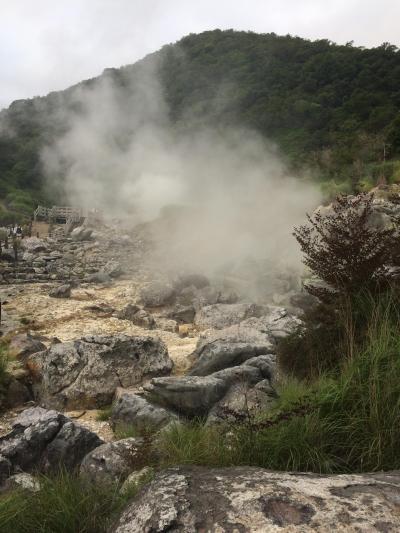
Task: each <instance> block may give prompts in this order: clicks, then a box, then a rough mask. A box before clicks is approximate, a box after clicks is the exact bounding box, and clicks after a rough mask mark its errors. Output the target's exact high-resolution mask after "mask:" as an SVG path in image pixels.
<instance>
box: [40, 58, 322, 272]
mask: <svg viewBox="0 0 400 533" xmlns="http://www.w3.org/2000/svg"><path fill="white" fill-rule="evenodd" d="M148 63H149V64H150V66H149V65H147V66H146V64H145V63H143V64H142V65H141V68H140V75H139V76H138V75H137V73H136V76H135V79H134V80H131V82H130V85H129V90H127V91H125V90H123V89H121V88H120V86H119V85H116V84H115V82H113V81H112V78H111V77H110V76H105V77H103V78H102V79H101V81H100V82H99V81H97V82H96V83H92V84H91V85H90V86H88V87H86V88H82V87H81V88H79V89H77V90H76V91H75V93H74V95H73V98H74V100H75V101H76V102H77V103H79V112H75V113H73V112H71V113H69V115H68V116H67V123H68V131H67V133H66V134H65V135H64V136H63V137H62V138H60V139H58V140H57V141H56V142H55V143H54V144H53V145H52V146H50V147H48V148H47V149H46V150H45V151H44V153H43V154H42V159H43V162H44V165H45V169H46V172H47V175H48V177H49V179H51V180H54V179H56V176H58V175H60V174H66V178H65V190H66V193H67V195H68V197H69V202H70V204H71V205H76V206H82V207H86V208H94V207H96V208H100V209H102V210H103V211H104V213H105V214H107V215H110V216H111V217H117V218H119V219H127V220H129V221H130V223H131V224H132V225H133V224H136V223H140V222H144V221H150V220H152V219H154V218H156V217H157V216H158V215H159V214H160V211H162V209H163V208H165V207H166V206H169V205H171V204H172V205H181V206H186V210H185V211H184V213H185V214H184V215H182V216H181V218H178V220H175V222H174V223H167V222H166V223H165V224H163V223H162V224H158V225H157V232H158V239H157V240H158V242H159V248H158V258H159V259H160V260H161V261H162V265H161V266H168V267H169V268H174V267H176V268H179V269H181V268H183V267H186V268H188V269H190V270H192V271H193V270H195V271H203V272H210V271H215V270H216V269H220V268H221V267H223V266H224V265H228V264H234V263H239V262H241V261H242V260H264V259H267V260H269V261H270V262H272V263H273V264H274V265H275V266H276V267H277V268H281V266H280V265H282V264H283V263H285V264H289V265H290V266H291V267H297V266H298V265H299V264H300V257H299V251H298V246H297V244H296V242H295V241H294V239H293V237H292V230H293V226H295V225H297V224H299V223H302V222H303V221H304V217H305V213H306V211H309V210H312V209H313V208H314V207H315V206H316V205H318V203H319V200H320V196H319V193H318V191H317V189H316V187H315V186H313V185H311V184H310V183H309V182H306V181H304V180H300V179H299V178H294V177H290V176H288V175H287V171H286V169H285V166H284V165H283V163H282V162H281V161H280V159H279V157H278V155H277V153H276V150H275V149H274V147H273V146H272V145H270V144H267V143H266V142H265V140H263V139H262V138H261V137H260V136H258V135H257V134H256V133H254V132H251V131H248V130H239V129H235V130H233V129H224V130H222V131H221V130H216V129H209V128H203V129H200V130H197V131H195V132H193V131H191V132H190V133H186V134H182V133H179V132H178V131H177V130H176V129H175V128H174V126H173V124H172V123H171V122H170V120H169V115H168V111H169V110H168V107H167V105H166V104H165V101H164V99H163V97H162V89H161V87H160V85H159V83H158V81H157V76H156V75H154V68H153V67H152V66H151V62H148Z"/></svg>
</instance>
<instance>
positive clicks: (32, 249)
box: [21, 237, 49, 254]
mask: <svg viewBox="0 0 400 533" xmlns="http://www.w3.org/2000/svg"><path fill="white" fill-rule="evenodd" d="M21 247H22V248H23V249H24V250H25V252H29V253H31V254H37V253H39V252H46V253H47V252H48V250H49V248H48V244H47V243H46V241H44V240H43V239H38V238H37V237H27V238H25V239H23V241H22V242H21Z"/></svg>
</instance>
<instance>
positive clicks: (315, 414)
mask: <svg viewBox="0 0 400 533" xmlns="http://www.w3.org/2000/svg"><path fill="white" fill-rule="evenodd" d="M363 301H365V300H363ZM360 309H361V308H360V301H359V302H358V303H357V313H358V314H360V313H361V312H362V310H360ZM364 312H365V316H364V317H363V322H364V324H363V328H364V329H363V331H364V338H363V339H360V336H359V335H358V333H359V332H357V331H355V330H354V328H349V332H352V333H351V335H352V337H351V338H350V337H349V338H348V346H350V347H351V349H350V350H349V352H348V353H347V357H345V358H342V364H341V366H340V368H339V371H336V372H334V373H333V374H331V375H321V376H319V377H318V378H317V379H316V380H314V381H312V382H310V381H308V382H304V381H303V382H301V381H297V380H295V379H289V380H286V381H285V382H283V383H281V384H280V386H279V388H278V390H279V396H280V399H279V401H278V403H277V405H276V406H275V408H274V410H272V411H269V412H268V413H264V416H263V417H261V418H260V419H257V420H254V421H253V422H252V423H250V424H246V425H242V426H239V427H238V426H236V427H230V428H227V427H225V428H223V429H217V428H209V427H206V426H204V425H201V424H194V425H193V424H192V425H190V426H186V427H183V428H182V427H176V428H174V429H173V430H172V431H170V432H169V433H167V434H166V435H164V437H163V443H162V449H163V452H164V458H165V461H166V462H167V463H168V464H171V463H177V462H178V463H192V464H203V465H224V466H226V465H257V466H261V467H265V468H270V469H276V470H297V471H307V470H309V471H314V472H321V473H332V472H362V471H375V470H381V469H383V470H391V469H396V468H400V454H399V446H400V320H399V314H398V308H397V300H396V299H394V298H393V297H392V295H391V294H388V295H383V296H381V297H379V298H378V299H376V298H375V299H368V301H365V307H364ZM356 319H357V317H355V322H354V323H356V324H359V323H360V321H359V320H358V319H359V317H358V319H357V320H356ZM340 346H341V347H343V345H342V344H341V345H340Z"/></svg>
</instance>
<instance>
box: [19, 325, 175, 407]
mask: <svg viewBox="0 0 400 533" xmlns="http://www.w3.org/2000/svg"><path fill="white" fill-rule="evenodd" d="M27 366H28V368H29V369H30V370H31V373H32V375H33V378H34V394H35V397H36V398H37V400H38V401H39V402H40V403H41V404H42V405H44V406H46V407H51V408H57V409H72V410H73V409H82V408H97V407H102V406H104V405H108V404H110V403H111V401H112V399H113V396H114V393H115V391H116V389H117V387H130V386H133V385H138V384H140V383H141V382H142V380H143V379H144V378H150V377H152V376H162V375H166V374H169V373H170V372H171V370H172V367H173V363H172V360H171V359H170V357H169V355H168V351H167V348H166V346H165V344H164V343H163V342H162V341H161V340H160V339H158V338H157V337H155V338H153V337H142V336H136V337H129V336H127V335H116V336H110V337H106V336H104V337H103V336H97V337H96V336H88V337H83V338H82V339H79V340H76V341H70V342H64V343H59V344H54V345H52V346H50V347H49V348H48V349H47V350H46V351H44V352H39V353H38V354H35V355H33V356H32V357H29V358H28V360H27Z"/></svg>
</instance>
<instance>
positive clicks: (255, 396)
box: [206, 380, 276, 425]
mask: <svg viewBox="0 0 400 533" xmlns="http://www.w3.org/2000/svg"><path fill="white" fill-rule="evenodd" d="M266 381H268V380H263V381H261V382H259V383H263V382H266ZM268 383H269V381H268ZM270 390H271V393H270V394H269V393H267V392H266V391H265V390H263V389H260V388H258V384H257V385H256V386H255V387H252V386H251V385H249V383H246V382H245V383H240V382H238V383H235V384H233V385H232V386H231V387H230V389H229V390H228V392H227V393H226V394H225V396H224V397H223V398H222V399H221V400H220V401H219V402H217V403H216V404H215V405H214V406H213V407H212V408H211V410H210V412H209V413H208V417H207V421H206V425H214V424H220V423H226V422H229V423H236V422H237V421H240V422H244V421H248V419H249V417H252V416H254V415H255V414H256V413H257V412H259V411H260V409H263V410H266V409H267V408H268V407H269V406H272V405H273V404H274V403H275V400H276V396H275V395H274V394H273V389H272V388H271V389H270Z"/></svg>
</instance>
